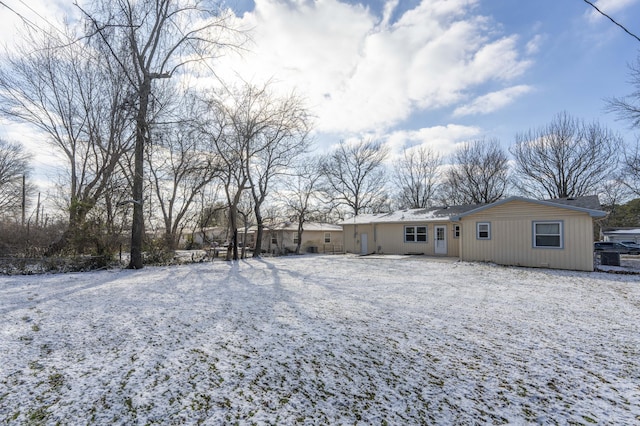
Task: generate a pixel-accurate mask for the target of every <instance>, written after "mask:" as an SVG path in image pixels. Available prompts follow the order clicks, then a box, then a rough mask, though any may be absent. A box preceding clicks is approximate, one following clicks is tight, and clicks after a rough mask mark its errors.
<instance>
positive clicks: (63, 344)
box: [0, 256, 640, 425]
mask: <svg viewBox="0 0 640 426" xmlns="http://www.w3.org/2000/svg"><path fill="white" fill-rule="evenodd" d="M0 313H1V315H2V323H1V326H0V333H1V339H0V422H2V423H8V424H25V423H35V424H37V423H46V424H55V423H57V422H60V423H61V424H134V423H135V424H149V423H151V424H153V423H162V424H183V423H190V424H193V423H198V422H202V423H204V424H212V425H219V424H228V423H235V422H238V423H239V424H252V423H256V424H294V423H300V424H387V423H388V424H402V425H404V424H434V423H438V424H451V423H465V424H470V423H502V422H514V423H518V424H521V423H528V422H531V423H561V424H567V423H576V424H589V423H599V424H607V423H609V424H633V423H636V424H637V423H638V422H640V276H637V275H635V276H630V275H615V274H605V273H579V272H562V271H549V270H535V269H524V268H504V267H498V266H492V265H484V264H469V263H458V262H457V263H450V262H449V263H448V262H438V261H434V260H433V259H424V258H401V257H391V256H389V257H364V258H361V257H355V256H301V257H283V258H268V259H262V260H247V261H241V262H238V263H226V262H223V261H215V262H213V263H202V264H195V265H186V266H178V267H166V268H165V267H163V268H151V267H150V268H146V269H144V270H141V271H128V270H122V271H119V270H118V271H104V272H95V273H77V274H66V275H43V276H12V277H6V276H5V277H0Z"/></svg>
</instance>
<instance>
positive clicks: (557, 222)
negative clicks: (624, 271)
mask: <svg viewBox="0 0 640 426" xmlns="http://www.w3.org/2000/svg"><path fill="white" fill-rule="evenodd" d="M599 208H600V203H599V202H598V198H597V197H596V196H593V197H580V198H575V199H574V198H567V199H556V200H548V201H542V200H532V199H528V198H522V197H511V198H507V199H504V200H500V201H497V202H495V203H492V204H487V205H484V206H480V207H478V208H476V209H473V210H470V211H468V212H465V213H462V214H460V215H458V216H457V217H454V218H452V220H454V221H457V222H459V223H460V228H461V232H460V240H459V243H460V253H459V257H460V259H461V260H466V261H485V262H494V263H498V264H502V265H517V266H529V267H544V268H555V269H571V270H581V271H593V220H594V219H595V218H602V217H604V216H606V213H605V212H603V211H601V210H599Z"/></svg>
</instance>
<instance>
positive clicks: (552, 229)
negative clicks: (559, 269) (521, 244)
mask: <svg viewBox="0 0 640 426" xmlns="http://www.w3.org/2000/svg"><path fill="white" fill-rule="evenodd" d="M562 246H563V241H562V222H533V247H537V248H562Z"/></svg>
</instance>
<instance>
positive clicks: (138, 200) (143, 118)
mask: <svg viewBox="0 0 640 426" xmlns="http://www.w3.org/2000/svg"><path fill="white" fill-rule="evenodd" d="M150 93H151V78H150V77H149V76H147V75H145V77H144V81H143V82H142V84H141V85H140V105H139V109H138V114H137V116H136V146H135V157H134V172H133V173H134V174H133V194H132V195H133V221H132V222H133V223H132V224H131V259H130V261H129V266H128V268H129V269H140V268H142V266H143V262H142V237H143V235H144V213H143V198H144V193H143V181H144V144H145V142H146V138H147V130H148V129H147V107H148V104H149V94H150Z"/></svg>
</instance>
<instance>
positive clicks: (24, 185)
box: [22, 174, 27, 228]
mask: <svg viewBox="0 0 640 426" xmlns="http://www.w3.org/2000/svg"><path fill="white" fill-rule="evenodd" d="M26 213H27V176H26V175H24V174H23V175H22V227H23V228H24V221H25V217H26Z"/></svg>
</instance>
